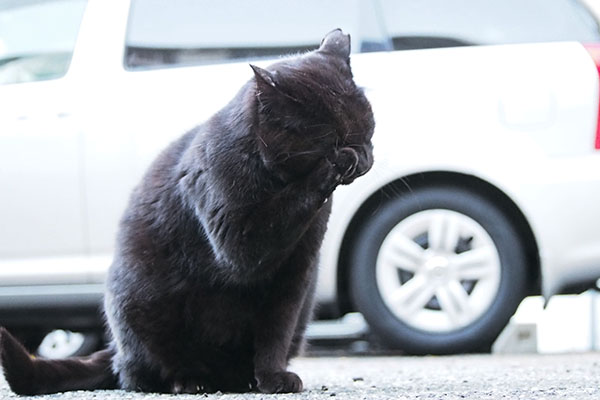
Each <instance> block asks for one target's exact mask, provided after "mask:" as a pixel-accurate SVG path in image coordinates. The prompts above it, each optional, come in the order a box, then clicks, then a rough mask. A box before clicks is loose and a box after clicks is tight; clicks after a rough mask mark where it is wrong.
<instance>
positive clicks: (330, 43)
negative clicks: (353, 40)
mask: <svg viewBox="0 0 600 400" xmlns="http://www.w3.org/2000/svg"><path fill="white" fill-rule="evenodd" d="M319 51H321V52H323V53H329V54H333V55H336V56H338V57H341V58H343V59H344V60H346V61H350V35H346V34H344V32H342V30H341V29H340V28H338V29H334V30H333V31H331V32H329V33H328V34H327V35H325V37H324V38H323V40H322V41H321V46H320V47H319Z"/></svg>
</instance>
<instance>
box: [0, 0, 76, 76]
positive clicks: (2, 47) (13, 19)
mask: <svg viewBox="0 0 600 400" xmlns="http://www.w3.org/2000/svg"><path fill="white" fill-rule="evenodd" d="M86 2H87V0H0V84H8V83H22V82H31V81H40V80H46V79H55V78H60V77H61V76H63V75H64V74H65V73H66V72H67V70H68V68H69V63H70V62H71V55H72V53H73V49H74V47H75V41H76V39H77V32H78V31H79V25H80V23H81V19H82V18H83V12H84V9H85V6H86Z"/></svg>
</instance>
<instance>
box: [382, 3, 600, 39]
mask: <svg viewBox="0 0 600 400" xmlns="http://www.w3.org/2000/svg"><path fill="white" fill-rule="evenodd" d="M379 7H380V14H381V20H383V22H384V25H385V29H386V30H387V33H388V35H389V37H390V40H391V43H390V44H391V46H390V47H393V48H394V49H395V50H405V49H417V48H433V47H450V46H464V45H476V44H507V43H525V42H546V41H562V40H575V41H581V42H597V41H599V40H600V32H599V30H598V24H597V22H596V21H595V19H594V17H593V16H592V15H591V14H590V12H589V11H588V10H587V9H586V8H585V7H584V6H583V5H581V4H580V3H579V2H577V1H575V0H497V1H481V0H419V1H414V0H379Z"/></svg>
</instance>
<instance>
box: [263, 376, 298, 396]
mask: <svg viewBox="0 0 600 400" xmlns="http://www.w3.org/2000/svg"><path fill="white" fill-rule="evenodd" d="M256 380H257V381H258V390H259V391H260V392H262V393H298V392H301V391H302V379H300V377H299V376H298V375H296V374H295V373H293V372H288V371H278V372H265V373H262V374H259V375H258V376H257V377H256Z"/></svg>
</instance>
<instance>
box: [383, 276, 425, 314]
mask: <svg viewBox="0 0 600 400" xmlns="http://www.w3.org/2000/svg"><path fill="white" fill-rule="evenodd" d="M434 293H435V286H434V285H433V284H432V282H430V280H429V279H428V278H427V276H426V275H425V274H417V275H415V276H413V277H412V279H410V280H409V281H407V282H406V283H405V284H403V285H402V286H401V287H400V288H398V289H397V290H396V292H395V293H394V294H393V295H392V298H391V301H392V304H394V307H396V309H397V310H399V311H400V312H401V313H402V314H404V315H407V316H410V314H412V313H414V312H416V311H418V310H419V309H420V308H423V307H424V306H425V305H426V304H427V303H428V302H429V300H431V298H432V297H433V294H434Z"/></svg>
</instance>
